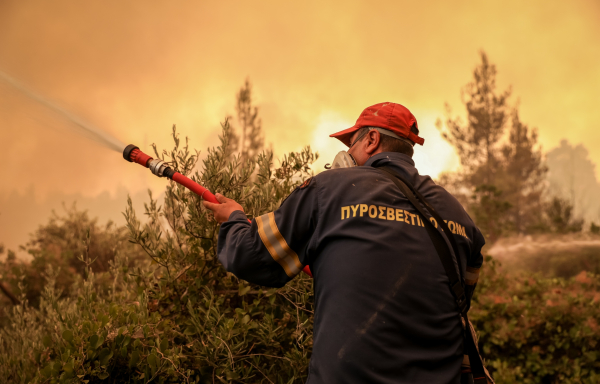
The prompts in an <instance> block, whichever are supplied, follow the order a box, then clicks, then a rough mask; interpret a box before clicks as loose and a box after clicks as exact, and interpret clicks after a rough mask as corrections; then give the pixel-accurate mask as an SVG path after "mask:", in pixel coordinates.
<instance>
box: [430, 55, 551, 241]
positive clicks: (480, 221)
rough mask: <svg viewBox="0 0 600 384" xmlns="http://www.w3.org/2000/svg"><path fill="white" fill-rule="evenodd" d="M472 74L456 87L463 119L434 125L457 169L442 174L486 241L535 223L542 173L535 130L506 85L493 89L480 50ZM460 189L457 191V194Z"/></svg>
mask: <svg viewBox="0 0 600 384" xmlns="http://www.w3.org/2000/svg"><path fill="white" fill-rule="evenodd" d="M480 57H481V62H480V64H479V65H477V67H476V68H475V70H474V71H473V80H472V81H471V82H469V83H468V84H467V85H466V86H465V88H463V90H462V101H463V103H464V105H465V109H466V114H467V119H466V123H463V121H462V119H461V118H460V117H451V109H450V107H449V106H448V105H446V110H447V117H446V119H445V122H442V120H441V119H438V121H437V123H436V125H437V127H438V129H439V130H440V131H441V133H442V136H443V137H444V138H445V139H446V140H447V141H448V142H449V143H450V144H452V145H453V146H454V148H455V149H456V152H457V154H458V156H459V158H460V162H461V165H462V169H461V170H460V171H459V172H458V173H457V174H454V175H450V174H446V175H444V177H443V178H442V179H441V180H442V182H443V183H445V184H448V185H450V186H451V187H452V186H453V187H454V188H453V189H454V190H453V192H455V193H456V194H458V198H459V200H460V201H461V202H463V204H465V205H466V207H465V208H467V210H468V211H470V212H471V213H472V214H473V215H474V217H475V221H476V223H477V225H478V226H479V227H480V229H481V230H482V232H483V233H484V236H485V237H486V238H487V240H488V242H492V243H493V242H494V241H496V240H497V239H498V238H499V237H500V236H502V235H503V234H505V233H508V232H518V233H525V232H527V231H529V230H531V229H532V228H534V227H539V223H540V220H541V219H542V211H543V204H542V201H543V198H542V197H543V192H544V189H545V184H544V176H545V173H546V167H545V166H544V163H543V156H542V150H541V148H540V147H539V146H538V142H537V131H536V130H535V129H530V128H529V127H528V126H527V125H526V124H524V123H523V122H522V121H521V120H520V118H519V113H518V108H517V107H516V106H514V107H511V106H510V105H509V103H508V98H509V96H510V93H511V91H510V89H507V90H505V91H503V92H498V91H497V90H496V74H497V71H496V66H495V65H493V64H491V63H490V61H489V59H488V57H487V55H486V54H485V53H484V52H481V53H480ZM460 195H462V196H460Z"/></svg>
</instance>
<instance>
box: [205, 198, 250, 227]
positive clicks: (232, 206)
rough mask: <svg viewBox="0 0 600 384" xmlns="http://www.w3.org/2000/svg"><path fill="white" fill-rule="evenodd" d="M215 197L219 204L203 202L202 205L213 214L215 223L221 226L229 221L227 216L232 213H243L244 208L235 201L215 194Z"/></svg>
mask: <svg viewBox="0 0 600 384" xmlns="http://www.w3.org/2000/svg"><path fill="white" fill-rule="evenodd" d="M215 197H216V198H217V200H218V201H219V202H220V203H221V204H215V203H209V202H208V201H203V202H202V204H203V205H204V206H205V207H206V208H208V209H210V210H211V211H212V212H213V214H214V215H215V220H216V221H217V223H219V224H222V223H224V222H226V221H227V220H229V216H231V214H232V213H233V211H242V212H244V208H242V206H241V205H239V204H238V203H237V202H236V201H235V200H232V199H228V198H226V197H225V196H223V195H221V194H220V193H217V194H215Z"/></svg>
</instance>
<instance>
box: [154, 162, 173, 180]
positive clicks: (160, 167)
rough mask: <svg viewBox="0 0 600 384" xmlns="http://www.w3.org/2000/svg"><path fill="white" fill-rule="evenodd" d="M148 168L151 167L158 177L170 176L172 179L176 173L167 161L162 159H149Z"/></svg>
mask: <svg viewBox="0 0 600 384" xmlns="http://www.w3.org/2000/svg"><path fill="white" fill-rule="evenodd" d="M148 168H150V171H151V172H152V173H154V174H155V175H156V176H158V177H168V178H169V179H172V178H173V174H174V173H175V171H173V169H172V168H171V167H169V165H168V164H167V163H166V162H164V161H163V160H160V159H152V160H149V161H148Z"/></svg>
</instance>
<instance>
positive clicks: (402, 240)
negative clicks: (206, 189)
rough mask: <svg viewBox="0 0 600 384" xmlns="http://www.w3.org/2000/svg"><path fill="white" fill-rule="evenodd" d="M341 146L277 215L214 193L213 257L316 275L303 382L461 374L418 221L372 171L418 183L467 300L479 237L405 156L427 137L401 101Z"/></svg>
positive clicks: (452, 307)
mask: <svg viewBox="0 0 600 384" xmlns="http://www.w3.org/2000/svg"><path fill="white" fill-rule="evenodd" d="M331 137H334V138H337V139H339V140H340V141H342V142H343V143H344V144H346V145H347V146H348V147H349V149H348V151H347V152H340V154H338V156H336V158H335V160H334V163H333V166H332V168H334V169H330V170H327V171H324V172H321V173H319V174H318V175H316V176H314V177H312V178H310V179H308V180H306V181H305V182H304V183H303V184H302V185H300V186H299V187H297V188H296V189H295V190H294V191H293V192H292V193H291V194H290V195H289V196H288V198H287V199H286V200H285V201H284V202H283V204H282V205H281V207H280V208H279V209H277V210H275V211H274V212H269V213H266V214H264V215H262V216H260V217H257V218H255V219H253V220H252V221H251V222H249V221H248V219H247V218H246V215H245V214H244V209H243V207H242V206H241V205H240V204H238V203H237V202H235V201H234V200H231V199H228V198H226V197H224V196H222V195H219V194H217V199H218V200H219V201H220V202H221V204H212V203H208V202H204V205H205V207H206V208H208V209H210V210H212V211H213V213H214V216H215V219H216V220H217V221H218V222H219V223H221V227H220V231H219V238H218V257H219V260H220V262H221V263H222V264H223V266H224V267H225V268H226V269H227V270H228V271H230V272H232V273H233V274H235V275H236V276H237V277H239V278H241V279H244V280H246V281H249V282H251V283H254V284H259V285H264V286H268V287H281V286H283V285H285V284H286V283H287V282H288V281H290V280H291V279H293V278H294V276H296V275H297V274H298V273H300V271H301V270H302V269H303V267H304V266H306V265H308V266H310V269H311V271H312V274H313V276H314V294H315V317H314V344H313V353H312V357H311V360H310V366H309V376H308V383H310V384H321V383H328V384H329V383H429V384H432V383H444V384H447V383H459V382H461V363H462V362H463V358H464V355H463V337H464V336H463V335H464V333H463V331H464V328H463V323H462V322H461V317H460V316H459V314H458V311H457V306H456V301H455V299H454V298H453V296H452V293H451V291H450V289H449V280H448V276H447V274H446V273H445V270H444V268H443V266H442V263H441V262H440V258H439V257H438V254H437V253H436V249H435V248H434V245H433V243H432V241H431V238H430V237H429V235H428V233H427V231H426V228H425V223H424V219H423V217H422V216H420V215H418V214H417V209H415V206H414V205H413V204H411V203H410V201H409V200H408V199H407V198H406V197H405V196H404V195H403V194H402V193H401V191H400V190H399V189H398V188H397V187H396V185H395V184H394V183H393V182H392V181H391V180H390V179H389V178H387V177H385V176H383V175H382V173H381V171H379V170H378V169H377V168H378V167H382V166H386V167H387V168H388V169H392V170H393V171H395V172H397V173H398V174H399V175H401V176H402V177H403V178H404V179H405V180H407V181H408V182H409V183H411V184H412V185H413V186H414V188H415V189H416V190H417V191H418V192H420V193H421V194H422V195H423V196H424V197H425V198H426V199H427V201H428V202H429V203H430V204H431V205H432V206H433V207H434V208H435V210H436V211H437V212H438V213H439V215H440V216H441V217H442V218H443V219H444V221H445V222H446V223H447V226H448V228H449V231H450V232H452V233H451V236H452V237H454V239H455V241H456V244H457V247H458V252H457V253H458V255H457V257H458V258H460V260H459V262H458V263H457V265H461V266H463V267H462V269H463V270H462V271H461V272H462V276H463V277H464V284H465V291H466V297H467V299H468V300H469V301H470V298H471V296H472V294H473V290H474V289H475V285H476V284H477V279H478V273H479V269H480V268H481V265H482V262H483V257H482V255H481V248H482V246H483V245H484V243H485V241H484V238H483V236H482V234H481V232H480V231H479V229H478V228H477V227H476V226H475V224H474V223H473V221H472V220H471V218H470V217H469V215H468V214H467V213H466V212H465V210H464V209H463V207H462V206H461V204H460V203H459V202H458V201H457V200H456V199H455V198H454V197H453V196H452V195H451V194H450V193H448V192H447V191H446V190H445V189H444V188H442V187H440V186H438V185H436V184H435V183H434V182H433V180H432V179H431V178H430V177H429V176H422V175H419V173H418V171H417V169H416V168H415V164H414V162H413V160H412V155H413V147H414V145H415V144H420V145H423V142H424V140H423V139H422V138H421V137H420V136H419V129H418V125H417V121H416V118H415V117H414V116H413V114H412V113H411V112H410V111H409V110H408V109H407V108H405V107H404V106H402V105H400V104H395V103H380V104H376V105H373V106H371V107H368V108H366V109H365V110H364V111H363V112H362V113H361V115H360V116H359V118H358V120H357V122H356V124H355V125H354V126H353V127H351V128H348V129H346V130H343V131H341V132H337V133H334V134H332V135H331Z"/></svg>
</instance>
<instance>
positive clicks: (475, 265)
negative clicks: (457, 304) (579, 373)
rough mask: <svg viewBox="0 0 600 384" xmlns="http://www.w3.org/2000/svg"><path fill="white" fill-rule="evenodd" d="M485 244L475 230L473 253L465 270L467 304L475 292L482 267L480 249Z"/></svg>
mask: <svg viewBox="0 0 600 384" xmlns="http://www.w3.org/2000/svg"><path fill="white" fill-rule="evenodd" d="M484 244H485V239H484V238H483V235H482V234H481V232H480V231H479V229H477V230H476V231H475V235H474V239H473V253H472V254H471V257H469V259H468V260H467V268H466V270H465V276H464V277H465V291H466V294H467V298H468V299H469V302H470V301H471V298H472V297H473V293H474V292H475V287H476V286H477V281H478V280H479V271H480V270H481V266H482V265H483V255H482V254H481V248H483V245H484Z"/></svg>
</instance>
